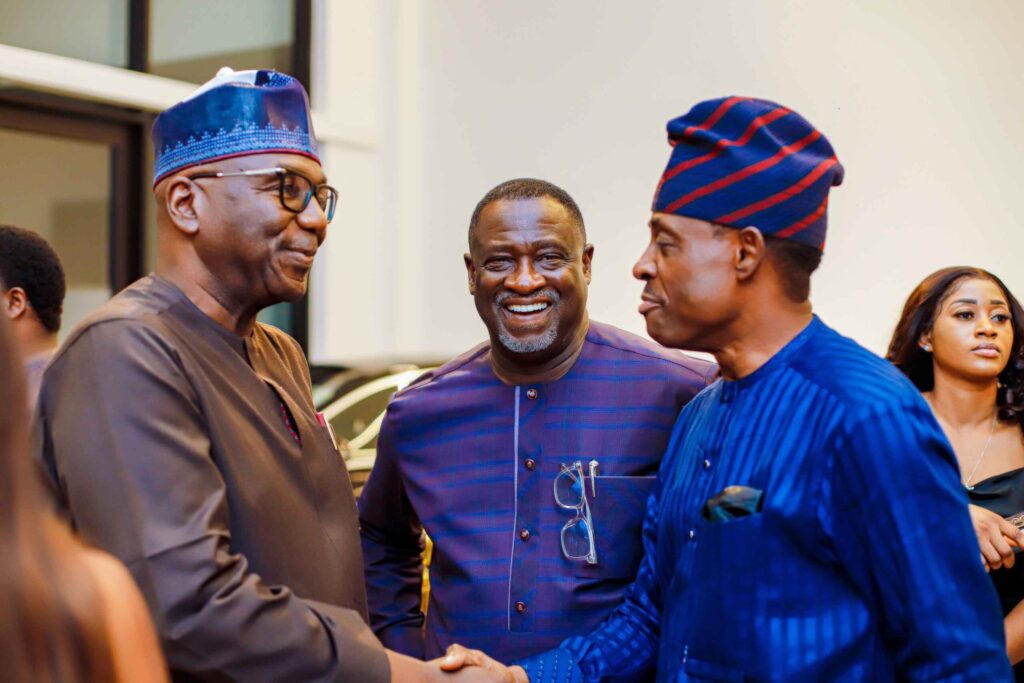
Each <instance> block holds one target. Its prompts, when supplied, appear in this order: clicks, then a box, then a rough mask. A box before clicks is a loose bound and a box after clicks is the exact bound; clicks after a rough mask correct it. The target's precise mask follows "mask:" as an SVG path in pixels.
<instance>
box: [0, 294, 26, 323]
mask: <svg viewBox="0 0 1024 683" xmlns="http://www.w3.org/2000/svg"><path fill="white" fill-rule="evenodd" d="M28 307H29V302H28V294H26V293H25V290H24V289H22V288H21V287H11V288H10V289H8V290H7V291H6V292H4V313H5V314H7V318H8V319H9V320H15V319H16V318H20V317H21V316H23V315H25V314H26V313H27V312H28Z"/></svg>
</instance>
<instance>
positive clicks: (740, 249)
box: [734, 225, 767, 280]
mask: <svg viewBox="0 0 1024 683" xmlns="http://www.w3.org/2000/svg"><path fill="white" fill-rule="evenodd" d="M734 234H735V241H736V252H735V254H736V255H735V259H736V260H735V267H736V275H737V277H738V278H739V279H740V280H747V279H749V278H751V277H752V276H753V275H754V273H756V272H757V269H758V268H759V267H760V266H761V263H762V262H763V261H764V259H765V255H766V254H767V249H766V245H765V241H764V235H762V234H761V231H760V230H758V229H757V228H755V227H754V226H752V225H751V226H748V227H746V228H742V229H740V230H736V231H734Z"/></svg>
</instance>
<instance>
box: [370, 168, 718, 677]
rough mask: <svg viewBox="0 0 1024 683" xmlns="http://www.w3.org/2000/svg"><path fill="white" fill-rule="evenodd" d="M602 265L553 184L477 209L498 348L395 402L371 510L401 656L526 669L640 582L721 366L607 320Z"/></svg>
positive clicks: (475, 352) (435, 375)
mask: <svg viewBox="0 0 1024 683" xmlns="http://www.w3.org/2000/svg"><path fill="white" fill-rule="evenodd" d="M593 255H594V247H593V245H591V244H587V240H586V233H585V229H584V225H583V218H582V215H581V213H580V210H579V207H578V206H577V205H576V203H575V202H574V201H573V199H572V198H571V197H570V196H569V195H568V194H567V193H566V192H565V191H563V190H562V189H560V188H558V187H556V186H554V185H552V184H550V183H547V182H544V181H541V180H533V179H517V180H510V181H508V182H505V183H502V184H501V185H498V186H497V187H495V188H494V189H492V190H491V191H490V192H488V193H487V195H486V196H484V198H483V199H482V200H481V201H480V203H479V204H478V205H477V207H476V210H475V211H474V212H473V216H472V219H471V221H470V226H469V253H467V254H466V255H465V262H466V270H467V274H468V279H469V291H470V293H471V294H472V295H473V297H474V300H475V302H476V308H477V312H478V313H479V315H480V318H481V319H482V320H483V322H484V324H485V326H486V327H487V331H488V336H489V337H490V339H489V341H488V342H485V343H483V344H480V345H479V346H477V347H475V348H473V349H471V350H469V351H467V352H466V353H464V354H462V355H461V356H459V357H457V358H456V359H454V360H452V361H451V362H449V363H447V364H446V365H444V366H443V367H441V368H439V369H438V370H435V371H433V372H431V373H428V374H427V375H425V376H423V377H422V378H420V379H419V380H418V381H417V382H415V383H414V384H413V385H412V386H410V387H408V388H407V389H405V390H404V391H402V392H400V393H399V394H398V395H397V396H396V397H395V398H394V400H393V401H392V403H391V405H390V407H389V408H388V413H387V416H386V418H385V421H384V425H383V427H382V430H381V434H380V439H379V442H378V455H377V462H376V465H375V467H374V470H373V474H372V475H371V476H370V480H369V482H368V483H367V485H366V489H365V490H364V492H363V496H362V498H361V500H360V513H361V514H360V522H361V527H362V535H363V549H364V554H365V561H366V564H367V588H368V593H369V602H370V619H371V625H372V626H373V628H374V630H375V631H376V633H377V634H378V636H379V637H380V638H381V640H382V641H383V642H384V643H385V644H386V645H387V646H388V647H391V648H394V649H396V650H398V651H400V652H404V653H408V654H412V655H414V656H418V657H427V658H430V657H435V656H438V655H440V654H442V653H444V652H445V649H446V648H447V647H448V646H449V645H450V644H451V643H453V642H456V641H458V642H461V643H465V644H466V645H468V646H470V647H474V648H480V649H483V650H486V651H487V652H488V653H490V654H491V655H494V656H496V657H498V658H500V659H502V660H505V661H509V660H515V659H518V658H520V657H524V656H527V655H530V654H533V653H537V652H540V651H543V650H545V649H548V648H550V647H553V646H555V645H557V644H558V643H560V642H561V641H562V640H563V639H565V638H566V637H568V636H570V635H573V634H583V633H586V632H588V631H589V630H590V629H592V628H593V627H594V626H596V625H597V624H598V623H600V622H601V620H602V619H603V618H604V617H605V616H607V614H608V612H609V611H610V610H611V609H612V608H613V607H614V606H615V605H616V604H618V602H619V601H620V599H621V597H622V591H623V590H624V589H625V587H626V586H628V585H629V583H630V582H631V581H632V580H633V577H634V576H635V574H636V571H637V567H638V564H639V561H640V557H641V554H642V548H641V536H640V525H641V521H642V517H643V505H644V501H645V500H646V498H647V495H648V493H649V492H650V486H651V484H652V483H653V481H654V475H655V473H656V472H657V469H658V463H659V462H660V460H661V456H662V454H663V453H664V450H665V446H666V445H667V442H668V436H669V432H670V431H671V428H672V424H673V422H674V420H675V417H676V415H677V414H678V412H679V410H680V408H681V407H682V406H683V405H685V404H686V403H687V402H688V401H689V400H690V399H691V398H692V397H693V396H694V395H695V394H696V393H697V392H699V391H700V390H701V389H702V388H703V387H704V386H705V385H706V384H707V382H708V380H709V379H710V378H711V376H712V375H713V374H714V366H713V365H712V364H710V363H707V362H704V361H698V360H694V359H692V358H689V357H687V356H685V355H683V354H681V353H679V352H676V351H672V350H669V349H664V348H662V347H659V346H657V345H656V344H653V343H651V342H649V341H646V340H643V339H641V338H639V337H636V336H634V335H632V334H629V333H627V332H624V331H622V330H619V329H616V328H614V327H611V326H610V325H605V324H602V323H599V322H596V321H592V320H590V319H589V317H588V315H587V286H588V285H589V283H590V277H591V261H592V258H593ZM577 462H578V463H579V469H577V468H576V466H575V464H576V463H577ZM563 466H564V467H566V468H568V469H569V470H571V471H573V472H575V473H576V474H573V475H568V474H565V475H562V474H560V473H561V472H562V471H563ZM592 475H596V476H592ZM559 476H562V477H563V478H567V479H566V481H567V482H568V483H570V484H571V483H572V482H573V477H575V478H576V479H575V482H576V484H577V485H576V489H575V494H576V495H579V494H580V493H581V491H580V486H579V480H580V479H583V480H584V482H585V487H584V488H585V492H586V498H585V500H584V499H583V498H580V499H579V500H578V501H569V502H570V503H574V502H578V503H579V506H578V507H576V508H575V509H571V508H567V507H564V506H562V505H559V504H558V502H556V500H555V496H554V493H553V485H554V482H555V479H556V478H557V477H559ZM564 502H566V501H563V503H564ZM572 520H575V522H574V523H573V524H571V525H569V526H568V528H566V529H565V531H564V532H563V528H565V527H566V525H567V523H569V522H570V521H572ZM424 530H425V531H426V532H427V533H428V534H429V536H430V538H431V539H432V541H433V543H434V549H433V560H432V564H431V567H430V589H431V591H430V604H429V609H428V610H427V613H426V614H424V612H423V611H421V609H420V594H421V588H422V562H421V559H420V553H421V551H422V548H423V541H422V531H424ZM591 531H592V535H591V534H590V532H591ZM563 533H564V541H565V545H566V547H565V548H563ZM574 540H575V541H577V542H579V543H577V544H576V546H575V547H574V543H573V541H574ZM590 540H593V541H594V545H593V547H590V545H589V541H590ZM580 548H582V551H580V550H579V549H580ZM588 556H589V557H588ZM424 623H425V628H424ZM633 680H636V679H635V678H634V679H633Z"/></svg>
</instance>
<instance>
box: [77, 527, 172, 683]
mask: <svg viewBox="0 0 1024 683" xmlns="http://www.w3.org/2000/svg"><path fill="white" fill-rule="evenodd" d="M81 553H82V563H83V565H84V566H85V568H86V571H87V572H88V573H89V576H90V578H91V579H92V580H93V583H94V585H95V586H96V590H97V593H98V595H99V598H100V601H101V604H102V612H103V621H104V627H105V629H106V633H107V641H108V642H109V643H110V649H111V654H112V656H113V660H114V666H115V669H116V670H117V674H118V680H119V681H140V682H142V683H146V682H157V681H166V680H167V669H166V665H165V664H164V659H163V655H162V653H161V651H160V646H159V643H158V642H157V637H156V632H155V631H154V628H153V622H152V621H151V620H150V616H149V611H148V610H147V608H146V603H145V601H144V600H143V599H142V595H141V594H140V593H139V589H138V587H137V586H136V585H135V581H134V580H133V579H132V576H131V574H129V572H128V570H127V569H126V568H125V566H124V565H123V564H121V562H120V561H118V560H117V559H116V558H114V557H113V556H111V555H108V554H107V553H105V552H102V551H99V550H94V549H91V548H85V547H83V548H81Z"/></svg>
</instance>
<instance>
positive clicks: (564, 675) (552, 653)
mask: <svg viewBox="0 0 1024 683" xmlns="http://www.w3.org/2000/svg"><path fill="white" fill-rule="evenodd" d="M515 663H516V664H518V665H519V666H521V667H523V670H524V671H526V675H527V677H529V679H530V683H583V674H582V672H580V668H579V667H578V666H576V658H575V657H573V655H572V653H571V652H569V651H568V650H562V649H558V650H548V651H547V652H542V653H541V654H539V655H534V656H533V657H527V658H526V659H522V660H520V661H518V662H515Z"/></svg>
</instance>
